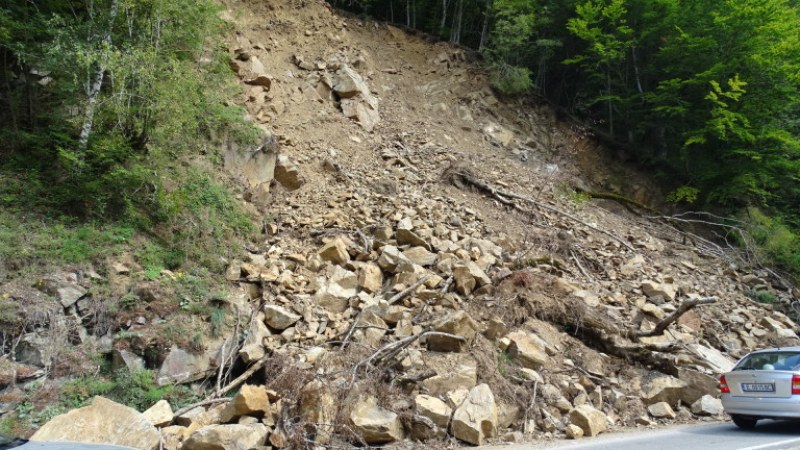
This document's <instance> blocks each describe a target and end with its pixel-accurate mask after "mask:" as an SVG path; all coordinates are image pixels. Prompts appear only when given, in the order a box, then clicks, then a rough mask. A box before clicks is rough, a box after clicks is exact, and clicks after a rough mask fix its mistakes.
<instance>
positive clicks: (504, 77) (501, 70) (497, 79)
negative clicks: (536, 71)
mask: <svg viewBox="0 0 800 450" xmlns="http://www.w3.org/2000/svg"><path fill="white" fill-rule="evenodd" d="M492 86H494V87H495V88H496V89H497V90H498V91H500V92H502V93H503V94H506V95H516V94H522V93H524V92H527V91H529V90H530V89H531V88H532V87H533V81H532V80H531V71H530V69H528V68H526V67H516V66H510V65H507V64H499V65H496V66H495V67H493V68H492Z"/></svg>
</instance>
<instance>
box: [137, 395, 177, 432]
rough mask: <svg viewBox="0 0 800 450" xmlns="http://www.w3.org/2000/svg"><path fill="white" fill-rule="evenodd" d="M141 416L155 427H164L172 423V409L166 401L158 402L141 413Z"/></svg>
mask: <svg viewBox="0 0 800 450" xmlns="http://www.w3.org/2000/svg"><path fill="white" fill-rule="evenodd" d="M142 415H144V417H145V418H146V419H147V420H148V421H150V423H152V424H153V425H155V426H157V427H164V426H167V425H169V424H170V423H171V422H172V418H173V414H172V407H171V406H170V405H169V402H168V401H166V400H163V399H162V400H159V401H157V402H156V404H155V405H153V406H151V407H150V408H148V409H147V411H145V412H143V413H142Z"/></svg>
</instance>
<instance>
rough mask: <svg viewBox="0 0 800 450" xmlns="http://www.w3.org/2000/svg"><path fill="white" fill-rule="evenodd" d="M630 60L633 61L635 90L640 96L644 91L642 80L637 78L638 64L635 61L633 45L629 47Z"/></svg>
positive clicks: (634, 47)
mask: <svg viewBox="0 0 800 450" xmlns="http://www.w3.org/2000/svg"><path fill="white" fill-rule="evenodd" d="M631 59H632V60H633V73H634V76H635V77H636V88H637V89H638V90H639V93H640V94H644V89H642V79H641V78H640V77H639V64H638V63H637V61H636V46H635V45H631Z"/></svg>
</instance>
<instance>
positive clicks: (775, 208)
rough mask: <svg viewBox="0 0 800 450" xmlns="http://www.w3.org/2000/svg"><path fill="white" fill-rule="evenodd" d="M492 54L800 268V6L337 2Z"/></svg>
mask: <svg viewBox="0 0 800 450" xmlns="http://www.w3.org/2000/svg"><path fill="white" fill-rule="evenodd" d="M333 4H335V5H336V6H339V7H344V8H346V9H349V10H351V11H357V12H361V13H366V14H369V15H371V16H374V17H377V18H380V19H383V20H388V21H391V22H393V23H398V24H402V25H405V26H407V27H410V28H415V29H419V30H422V31H424V32H426V33H429V34H431V35H433V36H436V37H438V38H440V39H445V40H449V41H452V42H454V43H457V44H461V45H464V46H466V47H470V48H473V49H476V50H479V51H480V53H481V54H482V55H483V57H484V58H485V59H486V61H487V63H488V64H489V65H490V66H491V67H492V71H493V81H494V85H495V87H496V88H497V89H498V90H499V91H501V92H504V93H506V94H521V93H536V94H539V95H541V96H544V97H546V98H547V99H548V100H550V101H551V102H553V103H555V104H556V105H558V106H559V107H561V108H563V109H564V110H566V111H567V112H568V113H569V114H572V115H574V116H577V117H579V118H580V119H581V120H582V121H583V122H584V123H585V124H588V125H590V126H591V127H592V128H593V130H594V132H595V133H596V134H597V135H598V137H601V138H603V140H604V141H606V142H609V141H610V142H613V143H614V144H613V145H614V146H616V147H618V148H621V149H624V150H626V152H627V153H628V154H629V155H630V156H632V157H633V158H635V160H636V161H637V162H638V163H639V164H641V165H642V166H643V167H647V168H648V169H650V170H653V171H654V172H655V173H656V174H657V176H658V177H659V178H660V180H661V182H662V183H663V184H664V185H665V186H666V187H667V188H668V190H669V191H670V194H669V196H668V199H667V200H668V201H671V202H675V203H678V204H681V205H683V206H684V207H685V208H687V209H705V210H712V211H715V212H719V213H722V214H725V215H729V216H738V217H739V218H742V219H745V220H746V221H747V222H748V223H749V224H752V225H753V227H752V228H751V230H752V232H753V234H754V235H755V237H756V238H757V240H758V242H759V243H760V245H761V246H762V249H763V250H765V251H766V253H767V254H768V255H769V256H770V257H772V258H774V259H775V260H776V261H777V262H778V263H779V264H780V265H782V266H783V267H784V268H791V269H792V270H795V271H798V270H800V244H798V239H797V231H798V230H800V114H799V113H800V96H799V95H798V94H799V92H798V87H800V2H797V1H795V0H712V1H708V0H558V1H554V0H361V1H351V0H334V1H333Z"/></svg>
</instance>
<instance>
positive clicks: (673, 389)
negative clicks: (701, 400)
mask: <svg viewBox="0 0 800 450" xmlns="http://www.w3.org/2000/svg"><path fill="white" fill-rule="evenodd" d="M686 386H687V384H686V382H685V381H681V380H679V379H677V378H675V377H671V376H663V377H658V378H653V379H652V380H650V382H649V383H648V384H647V386H646V387H645V389H644V390H643V392H642V401H644V403H645V404H646V405H652V404H654V403H658V402H667V403H669V404H670V405H671V406H672V405H674V406H677V405H678V401H679V400H680V399H681V396H682V394H683V390H684V389H685V388H686ZM690 404H691V403H690Z"/></svg>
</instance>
